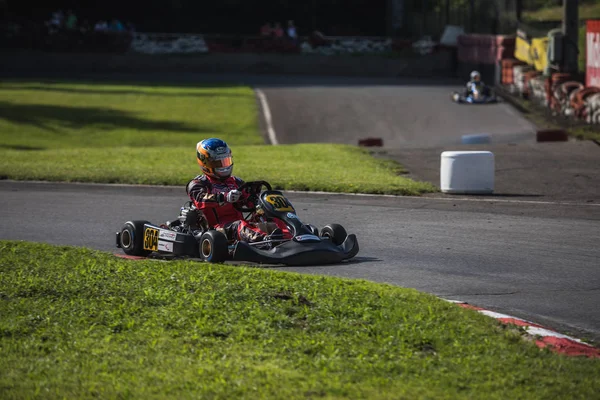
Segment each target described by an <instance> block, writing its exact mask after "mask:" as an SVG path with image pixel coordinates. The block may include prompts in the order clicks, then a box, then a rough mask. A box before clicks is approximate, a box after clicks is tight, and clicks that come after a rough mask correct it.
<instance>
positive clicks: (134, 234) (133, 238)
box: [119, 221, 152, 257]
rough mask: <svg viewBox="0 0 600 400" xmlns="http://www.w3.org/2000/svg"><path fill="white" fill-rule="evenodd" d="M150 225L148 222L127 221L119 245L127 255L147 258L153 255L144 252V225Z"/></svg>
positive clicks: (146, 251)
mask: <svg viewBox="0 0 600 400" xmlns="http://www.w3.org/2000/svg"><path fill="white" fill-rule="evenodd" d="M148 223H149V222H148V221H127V222H125V224H123V227H122V228H121V234H120V235H119V244H120V245H121V248H122V249H123V251H124V252H125V254H127V255H130V256H140V257H146V256H147V255H148V254H150V253H152V252H151V251H149V250H144V224H148Z"/></svg>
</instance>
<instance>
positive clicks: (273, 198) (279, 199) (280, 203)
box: [265, 194, 294, 212]
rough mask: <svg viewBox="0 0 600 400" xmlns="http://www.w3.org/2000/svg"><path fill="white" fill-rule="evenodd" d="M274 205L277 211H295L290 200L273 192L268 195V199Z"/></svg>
mask: <svg viewBox="0 0 600 400" xmlns="http://www.w3.org/2000/svg"><path fill="white" fill-rule="evenodd" d="M265 200H267V201H268V202H269V203H270V204H271V205H272V206H273V209H274V210H275V211H278V212H284V211H291V212H293V211H294V207H292V205H291V204H290V202H289V201H288V200H287V199H286V198H285V197H283V196H281V195H279V194H271V195H268V196H267V197H266V199H265Z"/></svg>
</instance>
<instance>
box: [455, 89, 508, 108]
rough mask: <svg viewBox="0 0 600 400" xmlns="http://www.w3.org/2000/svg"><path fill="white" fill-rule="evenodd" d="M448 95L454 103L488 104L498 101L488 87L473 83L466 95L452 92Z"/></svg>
mask: <svg viewBox="0 0 600 400" xmlns="http://www.w3.org/2000/svg"><path fill="white" fill-rule="evenodd" d="M450 97H451V98H452V100H453V101H455V102H456V103H469V104H490V103H497V102H498V98H497V97H496V95H495V94H494V93H492V91H491V90H490V89H489V88H487V87H481V86H478V85H473V86H472V87H471V90H470V92H469V93H468V94H466V95H465V94H464V93H459V92H452V95H451V96H450Z"/></svg>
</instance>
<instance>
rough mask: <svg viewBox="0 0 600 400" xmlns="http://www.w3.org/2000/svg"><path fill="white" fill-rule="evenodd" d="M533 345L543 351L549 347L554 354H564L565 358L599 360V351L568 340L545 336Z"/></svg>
mask: <svg viewBox="0 0 600 400" xmlns="http://www.w3.org/2000/svg"><path fill="white" fill-rule="evenodd" d="M535 344H536V345H537V346H538V347H539V348H540V349H543V348H545V347H550V350H552V351H554V352H555V353H560V354H565V355H567V356H587V357H590V358H600V350H599V349H596V348H594V347H591V346H589V345H587V344H584V343H578V342H575V341H573V340H570V339H565V338H557V337H554V336H546V337H544V338H542V339H539V340H536V342H535Z"/></svg>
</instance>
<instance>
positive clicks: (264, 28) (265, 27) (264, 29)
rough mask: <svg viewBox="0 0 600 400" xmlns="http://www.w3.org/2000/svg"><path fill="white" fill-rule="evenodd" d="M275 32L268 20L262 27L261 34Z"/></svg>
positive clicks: (269, 34)
mask: <svg viewBox="0 0 600 400" xmlns="http://www.w3.org/2000/svg"><path fill="white" fill-rule="evenodd" d="M272 34H273V27H272V26H271V24H270V23H269V22H266V23H265V24H264V25H263V26H261V27H260V35H261V36H271V35H272Z"/></svg>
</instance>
